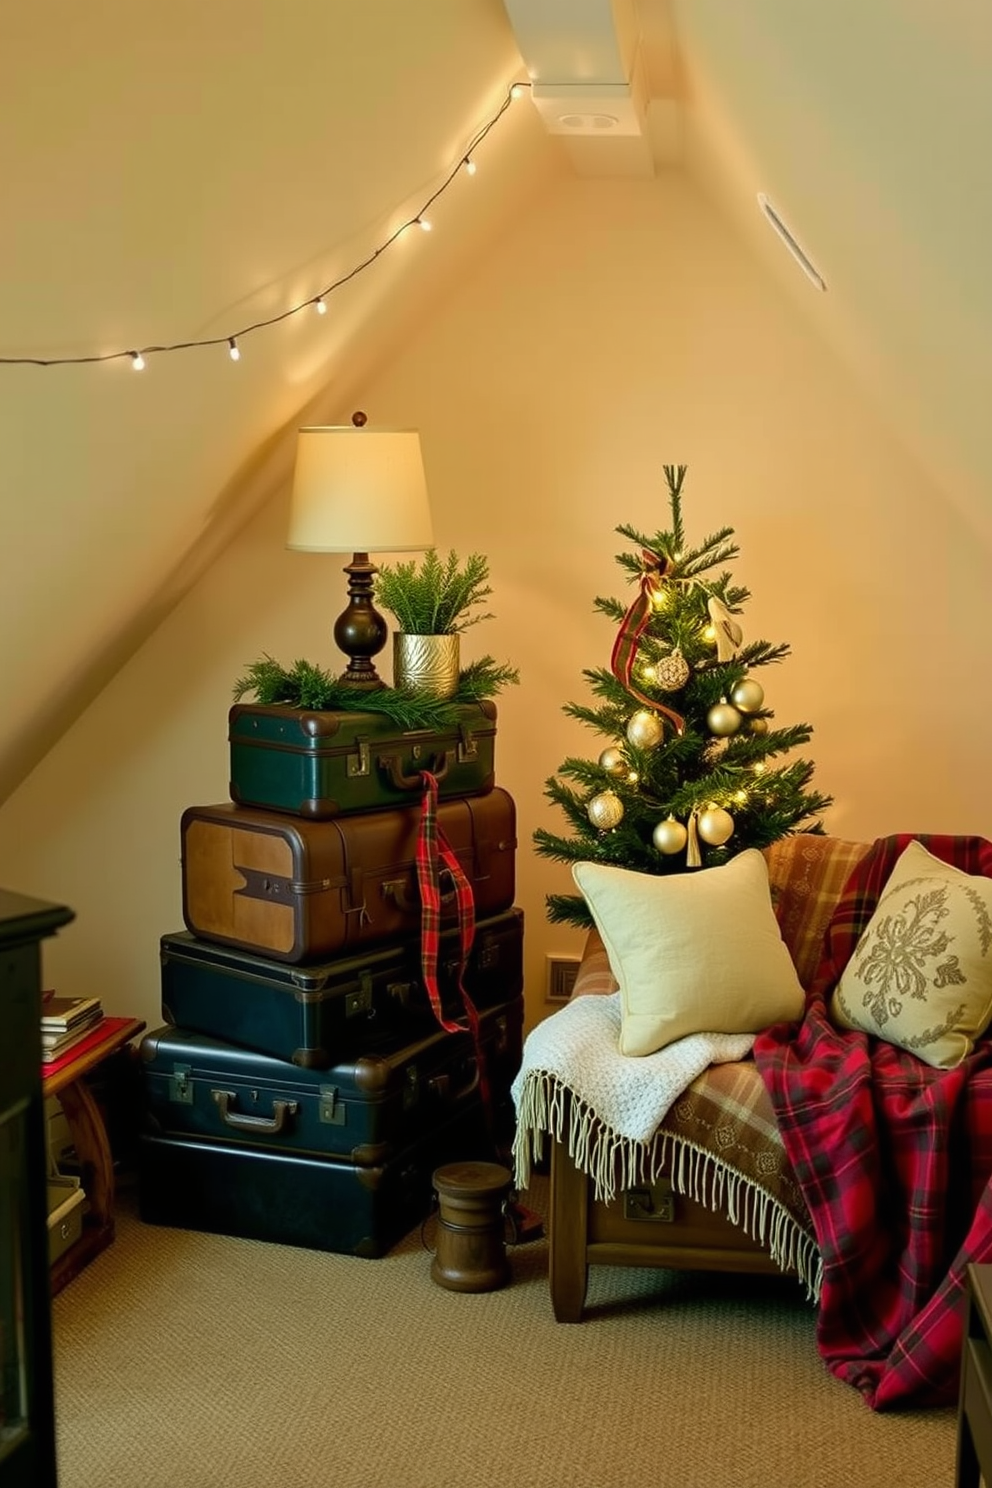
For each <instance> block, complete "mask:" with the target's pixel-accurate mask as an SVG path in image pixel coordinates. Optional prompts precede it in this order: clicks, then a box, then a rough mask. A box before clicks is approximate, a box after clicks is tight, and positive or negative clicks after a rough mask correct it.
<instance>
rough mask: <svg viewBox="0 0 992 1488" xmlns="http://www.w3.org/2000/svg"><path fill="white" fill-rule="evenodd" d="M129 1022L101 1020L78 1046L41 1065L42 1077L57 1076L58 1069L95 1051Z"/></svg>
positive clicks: (113, 1019) (124, 1020)
mask: <svg viewBox="0 0 992 1488" xmlns="http://www.w3.org/2000/svg"><path fill="white" fill-rule="evenodd" d="M129 1021H130V1019H128V1018H101V1019H100V1021H99V1023H97V1025H96V1027H95V1028H92V1029H91V1030H90V1032H89V1033H88V1034H87V1035H86V1037H85V1038H82V1039H80V1040H79V1043H78V1044H73V1046H72V1048H71V1049H66V1051H65V1053H64V1054H62V1055H60V1056H59V1058H58V1059H53V1060H52V1062H51V1064H43V1065H42V1066H41V1073H42V1075H43V1076H44V1078H45V1079H46V1080H47V1079H48V1077H49V1075H54V1074H57V1073H58V1071H59V1070H60V1069H64V1068H65V1066H66V1065H67V1064H71V1063H72V1061H73V1060H74V1059H78V1058H79V1057H80V1056H81V1055H82V1054H86V1053H88V1051H89V1050H90V1049H95V1048H96V1047H97V1046H98V1045H99V1044H103V1043H106V1041H107V1039H108V1038H110V1036H111V1034H114V1033H116V1032H117V1030H118V1029H119V1028H123V1027H124V1025H125V1023H128V1022H129Z"/></svg>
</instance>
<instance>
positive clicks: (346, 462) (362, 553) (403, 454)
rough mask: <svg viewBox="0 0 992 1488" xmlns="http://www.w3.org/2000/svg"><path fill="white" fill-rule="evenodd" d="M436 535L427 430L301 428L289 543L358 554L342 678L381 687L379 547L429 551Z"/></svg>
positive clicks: (342, 634)
mask: <svg viewBox="0 0 992 1488" xmlns="http://www.w3.org/2000/svg"><path fill="white" fill-rule="evenodd" d="M433 542H434V537H433V530H432V526H431V514H430V508H429V506H428V504H427V482H426V480H425V478H424V465H423V459H422V457H421V453H420V435H419V434H418V433H417V432H416V430H413V429H369V428H366V427H365V415H364V414H363V413H356V414H355V415H354V418H353V422H352V424H351V425H341V426H336V425H328V426H321V427H311V428H305V429H300V431H299V433H298V435H297V442H296V465H295V469H294V472H293V494H292V501H291V505H290V515H289V536H288V538H287V540H286V546H287V547H288V548H293V549H294V550H295V551H297V552H304V553H352V554H353V557H352V561H351V562H350V563H349V564H348V565H347V566H346V567H345V569H344V572H345V573H346V574H347V575H348V600H349V603H348V607H347V609H345V611H344V612H343V614H341V615H340V616H339V617H338V619H337V621H336V622H335V625H334V639H335V642H336V643H337V645H338V646H339V647H340V648H341V650H342V651H343V652H344V653H345V655H346V656H347V657H348V658H349V663H348V667H347V670H346V671H345V672H343V673H342V676H341V681H342V682H345V683H348V684H351V685H355V686H361V687H381V686H382V685H383V684H382V681H381V679H380V678H379V675H378V673H377V672H376V669H375V666H374V664H373V662H372V657H373V656H376V655H378V653H379V652H380V651H381V650H382V648H383V646H384V645H385V644H386V633H387V630H386V622H385V620H384V619H383V618H382V616H381V615H380V614H379V612H378V610H376V609H375V607H374V605H373V603H372V598H373V589H374V580H375V575H376V573H377V572H378V570H377V569H376V567H375V564H373V563H371V562H370V561H369V554H370V553H372V552H385V553H401V552H410V551H414V550H419V549H424V548H429V547H431V546H432V545H433Z"/></svg>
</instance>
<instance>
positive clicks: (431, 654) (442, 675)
mask: <svg viewBox="0 0 992 1488" xmlns="http://www.w3.org/2000/svg"><path fill="white" fill-rule="evenodd" d="M460 640H461V637H460V636H459V635H457V634H455V635H407V634H406V632H405V631H394V632H393V686H394V687H408V688H410V690H411V691H413V692H426V693H430V695H431V696H432V697H441V698H447V697H451V696H452V695H453V694H454V693H455V692H457V690H458V674H459V669H460V667H459V644H458V643H459V641H460Z"/></svg>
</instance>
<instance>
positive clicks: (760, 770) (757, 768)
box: [751, 760, 765, 775]
mask: <svg viewBox="0 0 992 1488" xmlns="http://www.w3.org/2000/svg"><path fill="white" fill-rule="evenodd" d="M751 768H752V769H753V770H754V773H755V775H764V773H765V762H764V760H758V761H757V762H756V763H755V764H754V765H752V767H751Z"/></svg>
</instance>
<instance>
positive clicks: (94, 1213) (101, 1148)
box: [42, 1018, 145, 1296]
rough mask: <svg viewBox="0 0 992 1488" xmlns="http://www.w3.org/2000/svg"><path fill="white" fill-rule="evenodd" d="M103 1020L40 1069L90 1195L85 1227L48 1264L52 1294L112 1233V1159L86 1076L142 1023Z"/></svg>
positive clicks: (118, 1047)
mask: <svg viewBox="0 0 992 1488" xmlns="http://www.w3.org/2000/svg"><path fill="white" fill-rule="evenodd" d="M106 1022H107V1033H106V1037H105V1038H103V1039H101V1040H100V1041H99V1042H98V1043H95V1044H93V1045H91V1046H89V1047H87V1048H86V1049H84V1050H83V1051H82V1053H81V1054H79V1055H78V1056H77V1058H75V1059H71V1058H70V1059H69V1060H68V1062H67V1063H64V1064H63V1063H61V1062H60V1064H59V1067H58V1069H56V1070H55V1071H53V1073H51V1074H47V1075H44V1078H43V1080H42V1090H43V1093H44V1094H45V1095H46V1096H49V1095H57V1096H58V1097H59V1100H60V1101H61V1103H62V1109H63V1111H64V1112H65V1119H66V1122H67V1123H68V1126H69V1134H70V1136H71V1137H72V1144H73V1146H74V1147H75V1149H76V1155H77V1156H78V1158H79V1163H80V1167H81V1168H82V1174H83V1188H84V1190H85V1192H86V1197H87V1199H88V1201H89V1213H88V1214H87V1216H86V1218H85V1220H84V1222H83V1233H82V1234H81V1236H80V1237H79V1239H78V1240H77V1241H76V1243H75V1244H74V1245H71V1246H70V1247H69V1249H68V1250H67V1251H66V1252H65V1254H64V1255H61V1256H59V1258H58V1259H57V1260H56V1262H55V1264H54V1265H53V1266H52V1268H51V1288H52V1295H53V1296H54V1295H55V1293H56V1292H60V1291H61V1290H62V1288H63V1287H64V1286H65V1285H66V1284H67V1282H70V1281H71V1280H72V1278H73V1277H74V1276H76V1275H77V1274H78V1273H79V1272H80V1271H81V1270H82V1269H83V1267H84V1266H86V1265H88V1264H89V1262H90V1261H91V1260H92V1259H93V1257H94V1256H95V1255H99V1253H100V1251H101V1250H105V1249H106V1247H107V1246H108V1245H109V1244H110V1242H111V1240H113V1238H114V1164H113V1158H112V1155H111V1151H110V1139H109V1137H108V1135H107V1128H106V1126H105V1125H104V1121H103V1117H102V1116H101V1114H100V1108H99V1106H98V1105H97V1103H96V1101H95V1100H94V1099H93V1092H92V1091H91V1090H90V1088H89V1086H88V1085H87V1083H86V1076H87V1075H88V1074H90V1073H91V1072H92V1071H93V1070H95V1069H96V1068H97V1067H98V1066H99V1065H101V1064H102V1063H103V1061H104V1060H105V1059H109V1058H110V1056H111V1055H112V1054H116V1053H117V1051H118V1050H119V1049H123V1047H124V1045H125V1044H127V1043H129V1042H130V1041H131V1039H133V1038H134V1037H135V1036H136V1035H137V1034H139V1033H141V1031H142V1029H143V1028H144V1026H145V1025H144V1023H143V1022H141V1021H140V1020H139V1019H138V1018H108V1019H107V1020H106Z"/></svg>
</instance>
